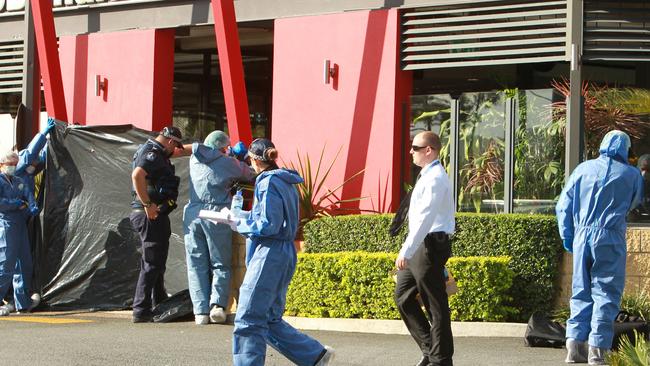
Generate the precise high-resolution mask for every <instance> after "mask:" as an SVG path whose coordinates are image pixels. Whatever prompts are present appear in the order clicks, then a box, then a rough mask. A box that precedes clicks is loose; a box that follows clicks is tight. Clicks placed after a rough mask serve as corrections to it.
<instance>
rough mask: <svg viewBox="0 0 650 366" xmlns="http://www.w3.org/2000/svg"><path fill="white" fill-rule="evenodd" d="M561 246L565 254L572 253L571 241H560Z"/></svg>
mask: <svg viewBox="0 0 650 366" xmlns="http://www.w3.org/2000/svg"><path fill="white" fill-rule="evenodd" d="M562 245H563V246H564V249H565V250H566V251H567V252H569V253H573V239H564V240H562Z"/></svg>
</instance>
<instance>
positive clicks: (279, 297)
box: [233, 139, 334, 366]
mask: <svg viewBox="0 0 650 366" xmlns="http://www.w3.org/2000/svg"><path fill="white" fill-rule="evenodd" d="M248 155H249V157H250V158H251V164H252V166H253V169H255V172H256V173H258V174H259V175H258V176H257V179H256V182H255V193H254V201H253V208H252V210H251V212H250V213H249V214H248V217H247V218H245V219H235V222H234V224H233V226H234V225H236V227H234V228H235V229H236V230H237V231H238V232H239V233H241V234H243V235H245V236H247V241H249V243H247V244H249V247H250V248H252V250H253V253H252V255H251V257H250V260H247V263H246V266H247V269H246V275H245V277H244V282H243V283H242V285H241V287H240V289H239V304H238V306H237V314H236V316H235V329H234V331H233V362H234V365H235V366H249V365H255V366H260V365H264V360H265V357H266V344H267V343H268V344H269V345H270V346H271V347H273V348H275V349H276V350H277V351H278V352H280V353H282V354H283V355H284V356H285V357H287V358H288V359H289V360H291V361H292V362H293V363H295V364H297V365H303V366H314V365H317V366H322V365H328V364H329V363H330V361H331V360H332V358H333V355H334V350H333V349H332V348H330V347H328V346H323V345H322V344H320V343H319V342H318V341H316V340H315V339H313V338H311V337H309V336H308V335H306V334H303V333H301V332H299V331H298V330H296V329H295V328H293V327H292V326H291V325H289V324H288V323H286V322H285V321H284V320H282V314H283V313H284V309H285V304H286V296H287V288H288V287H289V282H291V278H292V277H293V273H294V271H295V268H296V260H297V257H296V249H295V247H294V245H293V240H294V238H295V236H296V230H297V228H298V220H299V218H298V192H297V190H296V187H295V185H296V184H299V183H301V182H303V179H302V178H301V177H300V176H299V175H298V173H296V172H295V171H293V170H286V169H279V168H278V166H277V164H276V162H275V161H276V159H277V157H278V152H277V150H276V149H275V146H274V145H273V143H272V142H271V141H270V140H268V139H257V140H255V141H253V142H252V143H251V145H250V147H249V150H248Z"/></svg>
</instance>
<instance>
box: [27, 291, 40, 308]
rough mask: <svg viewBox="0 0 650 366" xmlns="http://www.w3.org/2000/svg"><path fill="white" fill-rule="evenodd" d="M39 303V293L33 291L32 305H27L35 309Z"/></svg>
mask: <svg viewBox="0 0 650 366" xmlns="http://www.w3.org/2000/svg"><path fill="white" fill-rule="evenodd" d="M40 304H41V294H39V293H38V292H35V293H33V294H32V305H31V306H30V307H29V310H33V309H36V307H38V305H40Z"/></svg>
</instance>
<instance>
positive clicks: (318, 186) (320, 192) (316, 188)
mask: <svg viewBox="0 0 650 366" xmlns="http://www.w3.org/2000/svg"><path fill="white" fill-rule="evenodd" d="M341 149H342V147H340V148H339V150H338V151H337V152H336V155H335V156H334V159H332V161H331V162H330V163H329V165H327V164H326V163H324V162H323V157H324V155H325V146H323V149H322V150H321V152H320V157H319V158H318V164H316V167H315V169H314V167H313V164H312V161H311V159H310V157H309V154H308V153H306V154H304V155H300V153H297V157H298V163H297V164H294V163H293V162H289V163H288V164H287V163H284V162H283V163H284V165H285V166H287V167H289V168H290V169H293V170H295V171H297V172H298V174H300V176H301V177H302V178H303V179H304V182H302V183H300V184H298V194H299V196H300V224H299V225H298V234H296V238H298V239H300V238H302V227H303V226H304V225H305V224H306V223H307V222H309V221H310V220H313V219H315V218H318V217H323V216H334V215H340V214H344V213H350V212H348V210H346V209H345V208H342V207H341V204H343V203H346V202H354V201H359V200H361V199H363V197H355V198H349V199H342V198H341V197H339V196H338V195H337V194H336V193H337V191H339V190H340V189H341V188H343V186H345V185H346V184H347V183H348V182H350V181H351V180H353V179H354V178H356V177H358V176H360V175H361V174H363V172H364V171H365V169H362V170H360V171H358V172H357V173H355V174H353V175H351V176H349V177H347V178H344V179H343V182H342V183H340V184H338V185H337V186H335V187H334V188H332V189H330V188H327V187H326V186H325V182H326V181H327V178H328V177H329V174H330V172H331V171H332V168H333V167H334V163H336V159H338V156H339V154H340V153H341ZM325 165H327V167H325Z"/></svg>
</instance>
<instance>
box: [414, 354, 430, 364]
mask: <svg viewBox="0 0 650 366" xmlns="http://www.w3.org/2000/svg"><path fill="white" fill-rule="evenodd" d="M428 365H429V358H428V357H425V356H422V358H421V359H420V361H419V362H418V363H416V364H415V366H428Z"/></svg>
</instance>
